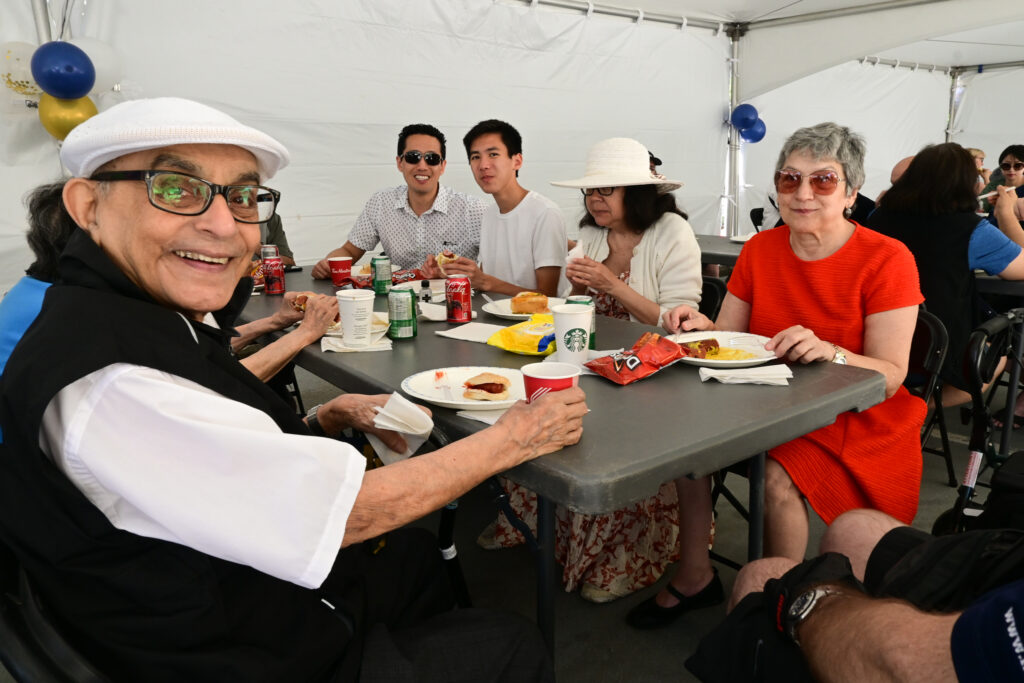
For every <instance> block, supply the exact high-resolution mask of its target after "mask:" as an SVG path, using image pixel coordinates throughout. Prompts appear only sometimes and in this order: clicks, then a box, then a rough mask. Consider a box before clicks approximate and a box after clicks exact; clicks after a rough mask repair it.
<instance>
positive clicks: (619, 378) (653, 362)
mask: <svg viewBox="0 0 1024 683" xmlns="http://www.w3.org/2000/svg"><path fill="white" fill-rule="evenodd" d="M683 355H684V354H683V350H682V349H681V348H679V344H676V343H675V342H674V341H671V340H668V339H665V338H664V337H662V336H661V335H660V334H655V333H653V332H645V333H644V335H643V336H642V337H640V339H638V340H637V342H636V343H635V344H633V348H631V349H629V350H628V351H619V352H617V353H613V354H611V355H610V356H601V357H600V358H595V359H594V360H591V361H587V362H586V363H584V364H583V365H584V366H585V367H588V368H590V369H591V370H593V371H594V372H596V373H597V374H599V375H601V376H602V377H607V378H608V379H610V380H611V381H613V382H615V383H616V384H623V385H625V384H631V383H632V382H635V381H637V380H638V379H643V378H644V377H649V376H650V375H653V374H654V373H656V372H657V371H658V370H661V369H662V368H663V367H665V366H666V365H671V364H672V363H674V362H676V361H677V360H679V359H680V358H682V357H683Z"/></svg>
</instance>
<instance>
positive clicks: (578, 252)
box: [565, 241, 586, 265]
mask: <svg viewBox="0 0 1024 683" xmlns="http://www.w3.org/2000/svg"><path fill="white" fill-rule="evenodd" d="M584 256H586V254H585V253H584V252H583V242H582V241H580V242H577V243H576V246H575V247H573V248H572V249H570V250H569V253H568V254H566V255H565V263H566V265H568V264H570V263H572V260H573V259H574V258H583V257H584Z"/></svg>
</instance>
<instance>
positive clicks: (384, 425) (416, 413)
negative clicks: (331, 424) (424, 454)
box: [366, 392, 434, 465]
mask: <svg viewBox="0 0 1024 683" xmlns="http://www.w3.org/2000/svg"><path fill="white" fill-rule="evenodd" d="M376 410H377V416H376V417H374V418H373V426H375V427H377V428H379V429H390V430H391V431H393V432H398V433H399V434H401V435H402V436H403V437H405V443H406V446H407V447H406V449H405V452H404V453H398V452H396V451H393V450H391V449H390V448H388V447H387V446H385V445H384V442H383V441H381V440H380V437H378V436H377V435H376V434H370V433H369V432H367V434H366V439H367V441H369V442H370V445H371V446H373V450H375V451H377V455H379V456H380V459H381V461H382V462H383V463H384V464H385V465H390V464H392V463H396V462H398V461H399V460H404V459H405V458H408V457H409V456H410V455H412V454H413V453H415V452H416V451H417V450H418V449H419V447H420V446H422V445H423V442H424V441H426V440H427V437H428V436H430V430H432V429H433V428H434V421H433V420H432V419H430V416H429V415H427V414H426V413H424V412H423V411H422V410H420V409H419V408H418V407H417V406H416V404H415V403H413V402H412V401H410V400H409V399H407V398H405V397H404V396H402V395H401V394H399V393H397V392H395V393H393V394H391V397H390V398H389V399H388V402H387V403H385V404H384V407H383V408H376Z"/></svg>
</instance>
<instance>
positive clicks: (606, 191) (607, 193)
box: [580, 187, 615, 197]
mask: <svg viewBox="0 0 1024 683" xmlns="http://www.w3.org/2000/svg"><path fill="white" fill-rule="evenodd" d="M580 192H582V193H583V196H584V197H589V196H590V195H592V194H594V193H595V192H596V193H598V194H599V195H601V196H602V197H611V196H612V193H613V192H615V188H614V187H585V188H583V189H582V190H580Z"/></svg>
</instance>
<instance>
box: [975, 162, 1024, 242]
mask: <svg viewBox="0 0 1024 683" xmlns="http://www.w3.org/2000/svg"><path fill="white" fill-rule="evenodd" d="M999 171H1000V172H1001V173H1002V176H1003V177H1002V179H998V178H997V179H996V180H995V181H994V184H993V183H992V182H990V183H989V185H988V186H986V188H985V189H984V190H983V191H982V194H988V192H989V191H990V190H995V194H994V195H992V196H991V197H989V198H988V201H989V204H990V205H991V206H992V207H993V209H992V211H991V213H989V215H988V222H989V223H992V224H993V225H995V226H999V216H998V215H996V214H997V212H996V209H995V208H994V207H995V206H996V202H1001V201H1004V200H1005V201H1010V202H1012V201H1013V197H1012V193H1011V191H1012V192H1014V193H1016V198H1017V204H1018V205H1020V204H1024V202H1021V201H1020V199H1022V198H1024V145H1010V146H1009V147H1007V148H1006V149H1004V150H1003V152H1002V154H1000V155H999ZM994 176H995V174H994V173H993V177H994ZM1015 211H1016V212H1017V213H1018V215H1019V213H1020V211H1019V209H1016V210H1015ZM1020 225H1021V227H1022V228H1024V220H1021V221H1020Z"/></svg>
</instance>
